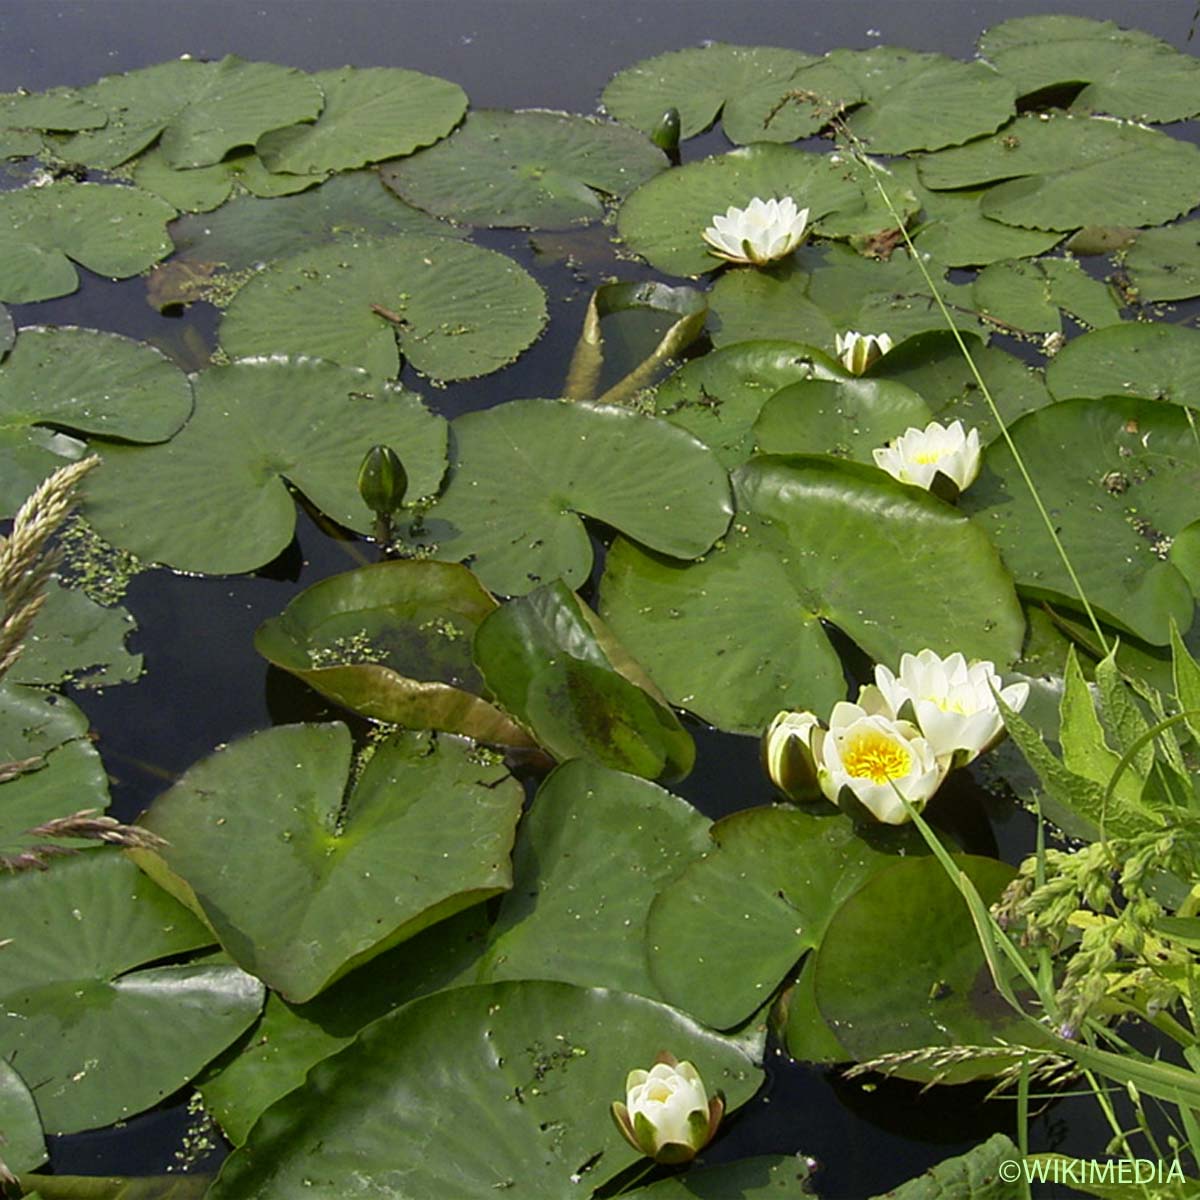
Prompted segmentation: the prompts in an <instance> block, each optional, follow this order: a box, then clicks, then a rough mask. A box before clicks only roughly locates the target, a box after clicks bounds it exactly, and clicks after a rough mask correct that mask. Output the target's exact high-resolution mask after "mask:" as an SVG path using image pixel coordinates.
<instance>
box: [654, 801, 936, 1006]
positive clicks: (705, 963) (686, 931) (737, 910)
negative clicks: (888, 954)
mask: <svg viewBox="0 0 1200 1200" xmlns="http://www.w3.org/2000/svg"><path fill="white" fill-rule="evenodd" d="M712 839H713V843H714V845H713V846H712V847H711V849H710V850H709V853H707V854H705V855H703V856H702V857H701V858H699V859H697V860H696V861H694V862H693V863H692V864H691V865H690V866H688V867H686V868H685V869H684V870H683V872H682V873H680V874H678V875H677V877H676V878H675V879H674V881H672V882H670V883H668V885H667V886H666V887H665V888H663V890H662V891H661V892H660V894H659V896H658V899H656V900H655V901H654V904H653V906H652V907H651V909H650V917H649V920H648V922H647V925H646V952H647V956H648V959H649V963H650V974H651V977H652V978H653V979H654V981H655V983H657V985H658V986H659V988H660V989H661V990H662V994H663V996H664V997H665V998H666V999H667V1000H668V1001H669V1002H670V1003H673V1004H681V1005H682V1004H686V1005H687V1007H688V1009H689V1011H691V1012H693V1013H694V1014H695V1015H696V1016H697V1017H699V1018H700V1019H701V1020H702V1021H704V1022H705V1023H706V1024H708V1025H712V1026H715V1027H716V1028H718V1029H727V1028H730V1027H731V1026H733V1025H736V1024H737V1023H738V1022H739V1021H741V1020H742V1019H743V1018H744V1017H746V1016H748V1015H749V1014H750V1013H752V1012H753V1011H754V1010H755V1009H757V1008H760V1007H761V1006H762V1005H763V1004H765V1003H766V1001H767V1000H768V998H769V997H770V995H771V993H772V992H773V991H774V990H775V988H776V987H777V986H778V985H779V983H780V981H781V980H782V979H783V977H784V976H785V975H786V974H787V972H788V971H789V970H790V969H791V967H792V965H793V964H794V963H795V962H796V960H797V959H798V958H799V957H800V956H801V955H802V954H803V953H804V952H805V951H806V950H810V949H812V947H814V946H816V945H818V944H819V943H820V941H821V939H822V936H823V935H824V932H825V929H826V927H827V926H828V924H829V922H830V920H831V918H832V917H833V914H834V913H835V912H836V911H837V908H838V906H839V905H840V904H841V903H842V902H843V901H844V900H845V899H846V897H847V896H849V895H850V894H851V893H853V892H854V891H855V889H857V888H858V886H859V885H860V884H861V883H862V882H863V880H864V879H867V878H869V877H870V876H871V875H872V874H873V873H874V872H876V871H879V870H880V869H881V868H883V867H886V866H888V865H890V864H891V863H892V862H894V861H895V858H896V855H898V854H921V853H923V852H924V843H923V842H922V840H921V838H920V836H919V835H916V834H915V833H914V831H913V830H912V829H903V828H902V829H891V828H884V827H882V826H880V827H872V828H870V829H867V828H863V829H858V828H856V826H855V824H854V822H853V821H851V819H850V818H849V817H846V816H843V815H842V814H841V813H829V812H825V813H822V814H820V815H812V814H810V813H807V812H800V811H798V810H797V809H794V808H785V807H782V806H773V807H769V808H750V809H746V810H744V811H743V812H739V813H734V815H733V816H731V817H726V818H725V819H724V820H721V821H718V822H717V823H716V824H715V825H714V826H713V827H712ZM887 945H888V946H889V948H894V946H895V943H894V942H893V941H892V940H891V939H890V938H889V939H888V941H887Z"/></svg>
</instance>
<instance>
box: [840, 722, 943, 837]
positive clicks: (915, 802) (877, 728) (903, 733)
mask: <svg viewBox="0 0 1200 1200" xmlns="http://www.w3.org/2000/svg"><path fill="white" fill-rule="evenodd" d="M947 768H948V763H947V761H946V760H944V759H939V758H938V756H937V755H936V754H934V752H933V747H932V746H930V744H929V742H928V741H927V740H926V739H925V738H924V737H922V736H921V732H920V730H919V729H917V727H916V726H915V725H913V724H912V723H911V722H909V721H900V720H894V719H892V718H891V717H888V716H885V715H884V714H882V713H870V712H868V711H867V710H866V709H865V708H863V707H862V706H861V705H858V704H850V703H848V702H847V701H844V700H843V701H841V702H840V703H838V704H835V705H834V706H833V712H832V713H830V716H829V732H828V733H827V734H826V735H825V739H824V742H823V745H822V748H821V763H820V767H819V771H820V778H821V790H822V791H823V792H824V793H825V795H826V796H827V797H828V798H829V799H830V800H833V801H836V800H837V798H838V796H839V795H840V794H841V792H842V789H843V788H849V789H850V791H851V792H853V793H854V795H855V796H856V797H857V798H858V800H859V802H860V803H861V804H862V805H863V806H864V807H865V808H866V809H867V810H868V811H869V812H870V813H871V814H872V816H874V817H875V818H876V819H877V820H879V821H883V822H884V823H885V824H887V825H902V824H904V822H905V821H907V820H908V813H907V811H906V810H905V808H904V804H903V802H902V801H901V799H900V797H901V796H903V797H904V799H905V800H907V801H908V802H909V803H910V804H911V805H912V806H913V808H915V809H916V810H917V811H918V812H920V811H921V809H923V808H924V807H925V805H926V803H927V802H928V800H929V798H930V796H932V795H933V794H934V792H936V791H937V790H938V788H939V787H940V786H941V782H942V780H943V779H944V778H945V777H946V771H947ZM897 792H899V795H897Z"/></svg>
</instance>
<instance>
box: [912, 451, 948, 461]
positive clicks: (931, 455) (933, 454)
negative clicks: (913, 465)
mask: <svg viewBox="0 0 1200 1200" xmlns="http://www.w3.org/2000/svg"><path fill="white" fill-rule="evenodd" d="M945 457H946V451H945V450H923V451H922V452H921V453H920V454H914V455H913V462H918V463H923V464H928V463H936V462H941V461H942V459H943V458H945Z"/></svg>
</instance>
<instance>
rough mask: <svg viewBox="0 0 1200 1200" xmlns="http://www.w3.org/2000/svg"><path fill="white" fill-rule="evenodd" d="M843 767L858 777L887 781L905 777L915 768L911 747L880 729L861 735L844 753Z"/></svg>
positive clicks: (876, 781)
mask: <svg viewBox="0 0 1200 1200" xmlns="http://www.w3.org/2000/svg"><path fill="white" fill-rule="evenodd" d="M842 766H844V767H845V768H846V772H847V774H849V775H852V776H853V777H854V778H855V779H869V780H870V781H871V782H872V783H887V782H888V780H889V779H903V778H904V776H905V775H907V774H908V772H909V771H910V770H911V768H912V754H911V753H910V752H909V750H908V749H907V747H905V746H904V745H903V744H902V743H900V742H898V741H896V740H895V739H893V738H890V737H888V736H887V735H886V734H884V733H881V732H879V731H878V730H875V731H872V732H870V733H864V734H860V735H859V736H858V737H857V738H855V740H854V742H853V743H852V744H851V745H849V746H847V747H846V750H845V751H844V752H843V754H842Z"/></svg>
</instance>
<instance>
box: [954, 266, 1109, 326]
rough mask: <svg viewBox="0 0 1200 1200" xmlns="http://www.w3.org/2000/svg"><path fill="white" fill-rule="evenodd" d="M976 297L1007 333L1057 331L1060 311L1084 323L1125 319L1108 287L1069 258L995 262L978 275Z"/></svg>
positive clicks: (981, 310)
mask: <svg viewBox="0 0 1200 1200" xmlns="http://www.w3.org/2000/svg"><path fill="white" fill-rule="evenodd" d="M974 293H975V303H976V304H977V305H978V307H979V310H980V312H982V313H983V314H984V315H986V316H988V317H990V318H991V319H992V320H993V321H994V322H995V323H996V324H998V325H999V326H1000V327H1001V328H1002V329H1004V330H1005V332H1013V333H1017V334H1031V333H1058V332H1060V331H1061V330H1062V318H1061V317H1060V315H1059V309H1060V308H1061V309H1063V310H1064V311H1066V312H1068V313H1069V314H1070V315H1071V316H1072V317H1074V318H1075V319H1076V320H1077V321H1078V322H1079V323H1080V324H1085V325H1091V326H1102V325H1115V324H1117V323H1119V322H1120V320H1121V310H1120V308H1119V307H1118V305H1117V302H1116V300H1114V299H1113V296H1112V293H1111V292H1110V291H1109V290H1108V288H1106V287H1105V286H1104V284H1102V283H1100V282H1099V281H1098V280H1096V279H1093V278H1091V276H1090V275H1088V274H1087V273H1086V272H1085V271H1084V270H1083V268H1082V267H1080V265H1079V264H1078V263H1077V262H1075V261H1074V260H1071V259H1065V258H1057V259H1042V260H1040V261H1038V262H1031V263H1025V262H998V263H992V264H991V265H990V266H987V267H985V268H984V269H983V270H982V271H980V273H979V275H978V277H977V278H976V280H975V284H974Z"/></svg>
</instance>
